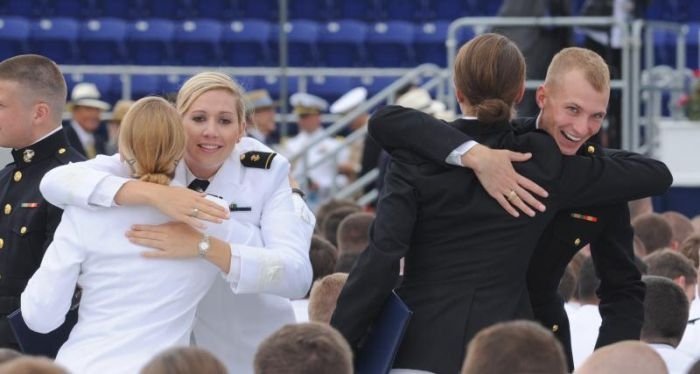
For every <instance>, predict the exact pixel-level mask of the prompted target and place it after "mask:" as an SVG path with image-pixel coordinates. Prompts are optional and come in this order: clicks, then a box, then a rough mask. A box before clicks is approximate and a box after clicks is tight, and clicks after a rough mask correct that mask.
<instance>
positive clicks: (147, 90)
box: [131, 74, 165, 100]
mask: <svg viewBox="0 0 700 374" xmlns="http://www.w3.org/2000/svg"><path fill="white" fill-rule="evenodd" d="M162 80H163V76H162V75H152V74H136V75H132V76H131V98H132V99H134V100H136V99H140V98H142V97H144V96H151V95H162V94H164V93H165V92H163V91H162V89H163V86H164V85H163V84H162V83H161V82H162Z"/></svg>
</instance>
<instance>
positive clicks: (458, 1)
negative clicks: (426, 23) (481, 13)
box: [428, 0, 476, 21]
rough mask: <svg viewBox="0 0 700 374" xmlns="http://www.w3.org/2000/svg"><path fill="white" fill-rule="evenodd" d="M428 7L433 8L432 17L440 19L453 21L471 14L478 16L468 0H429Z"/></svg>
mask: <svg viewBox="0 0 700 374" xmlns="http://www.w3.org/2000/svg"><path fill="white" fill-rule="evenodd" d="M428 9H431V10H432V13H433V14H432V17H433V18H435V19H438V20H448V21H453V20H455V19H457V18H460V17H466V16H469V15H471V16H476V14H474V13H475V12H474V10H473V9H471V7H470V4H469V3H468V1H467V0H451V1H443V0H428Z"/></svg>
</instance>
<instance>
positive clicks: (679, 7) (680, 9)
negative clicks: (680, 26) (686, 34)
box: [646, 0, 697, 22]
mask: <svg viewBox="0 0 700 374" xmlns="http://www.w3.org/2000/svg"><path fill="white" fill-rule="evenodd" d="M692 2H696V0H690V1H688V0H652V1H651V3H650V4H649V6H648V7H647V14H646V18H647V19H650V20H663V21H670V22H685V21H688V20H689V19H688V14H689V11H690V9H689V6H688V3H692ZM693 21H697V19H694V20H693Z"/></svg>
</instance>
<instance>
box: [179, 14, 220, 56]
mask: <svg viewBox="0 0 700 374" xmlns="http://www.w3.org/2000/svg"><path fill="white" fill-rule="evenodd" d="M221 30H222V26H221V23H220V22H219V21H216V20H211V19H197V20H187V21H182V22H180V24H178V25H177V29H176V30H175V48H174V50H175V56H176V58H177V60H178V61H179V62H180V63H182V64H184V65H196V66H207V65H220V62H221V50H220V48H219V42H220V41H221Z"/></svg>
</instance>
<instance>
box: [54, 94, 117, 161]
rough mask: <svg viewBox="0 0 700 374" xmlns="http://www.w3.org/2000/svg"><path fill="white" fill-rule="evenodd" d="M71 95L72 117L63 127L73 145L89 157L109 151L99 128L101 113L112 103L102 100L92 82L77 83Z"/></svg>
mask: <svg viewBox="0 0 700 374" xmlns="http://www.w3.org/2000/svg"><path fill="white" fill-rule="evenodd" d="M70 97H71V102H70V111H71V115H72V119H71V121H70V122H69V123H67V124H64V126H63V127H64V128H65V130H66V135H67V136H68V141H69V142H70V144H71V146H73V148H75V149H76V150H77V151H78V152H80V153H81V154H82V155H83V156H85V157H87V158H94V157H95V156H96V155H98V154H105V153H107V150H106V144H107V139H106V137H105V136H104V135H103V134H101V133H99V132H98V131H97V130H98V128H99V127H100V115H101V114H102V112H104V111H106V110H109V108H110V105H109V104H107V103H106V102H104V101H102V100H100V91H99V90H98V89H97V86H96V85H95V84H94V83H90V82H82V83H78V84H76V85H75V87H73V90H72V91H71V94H70Z"/></svg>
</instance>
